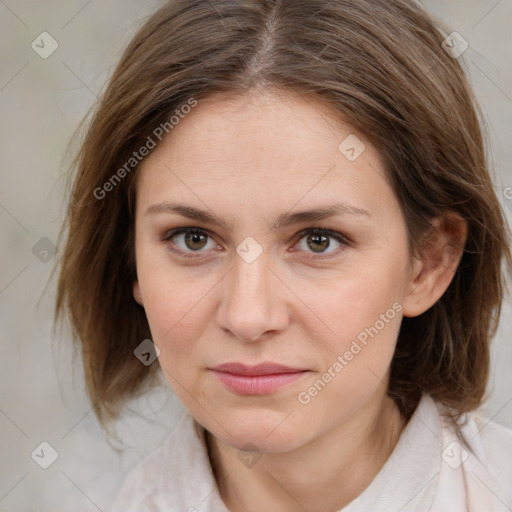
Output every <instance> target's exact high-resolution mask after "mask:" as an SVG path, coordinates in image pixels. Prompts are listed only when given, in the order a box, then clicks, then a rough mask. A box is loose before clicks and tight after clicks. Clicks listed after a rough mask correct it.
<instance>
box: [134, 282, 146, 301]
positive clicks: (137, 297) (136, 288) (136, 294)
mask: <svg viewBox="0 0 512 512" xmlns="http://www.w3.org/2000/svg"><path fill="white" fill-rule="evenodd" d="M133 298H134V299H135V301H136V302H138V303H139V304H140V305H141V306H142V307H144V302H143V300H142V294H141V293H140V285H139V281H134V282H133Z"/></svg>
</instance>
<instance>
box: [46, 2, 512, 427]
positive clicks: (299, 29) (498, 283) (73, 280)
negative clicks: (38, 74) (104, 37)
mask: <svg viewBox="0 0 512 512" xmlns="http://www.w3.org/2000/svg"><path fill="white" fill-rule="evenodd" d="M443 32H445V34H444V35H443ZM447 32H448V31H447V30H446V28H445V27H443V25H442V23H441V22H440V21H439V20H436V19H435V18H433V17H432V16H431V15H429V14H427V13H426V12H425V11H424V10H423V8H422V7H421V5H419V4H417V3H414V2H412V1H409V0H336V1H327V0H274V1H272V0H172V1H169V2H167V3H165V5H163V6H162V7H161V8H160V9H159V10H158V11H157V12H156V13H155V14H154V15H152V16H151V17H150V18H149V19H148V20H147V21H146V22H145V23H144V24H143V26H142V27H141V28H140V30H139V31H138V32H137V34H136V35H135V36H134V37H133V39H132V40H131V42H130V43H129V45H128V47H127V48H126V50H125V52H124V54H123V56H122V58H121V59H120V62H119V64H118V66H117V68H116V69H115V71H114V73H113V75H112V77H111V79H110V81H109V83H108V85H107V87H106V90H105V92H104V94H103V95H102V97H101V99H100V100H99V104H98V105H97V108H96V109H95V112H94V115H93V117H92V119H91V121H90V124H89V125H88V129H87V132H86V134H85V138H84V141H83V143H82V145H81V148H80V150H79V152H78V154H77V155H76V158H75V160H74V162H73V167H74V168H75V169H76V176H75V177H74V182H73V187H72V190H71V196H70V198H69V205H68V211H67V216H66V222H65V224H64V225H63V228H62V231H61V235H60V236H62V235H63V233H64V231H66V230H67V241H66V245H65V248H64V251H63V254H62V257H61V260H60V265H61V267H60V275H59V281H58V292H57V301H56V312H55V321H56V322H57V320H58V319H59V318H63V317H64V316H65V313H67V314H69V319H70V321H71V327H72V333H73V336H74V339H75V341H76V342H77V346H78V347H80V348H81V353H82V357H83V364H84V368H85V376H86V381H87V388H88V394H89V397H90V399H91V401H92V403H93V407H94V410H95V413H96V415H97V417H98V418H99V420H100V422H101V423H102V424H103V425H104V426H105V425H106V424H108V423H109V422H110V421H111V420H113V419H115V418H117V417H118V416H119V413H120V410H121V406H122V405H123V404H124V403H126V401H127V400H128V399H130V398H133V397H135V396H137V395H139V394H141V393H143V392H144V391H145V390H147V389H149V388H150V387H151V386H153V385H155V383H157V382H160V381H159V380H158V379H157V375H158V370H159V365H157V364H151V365H149V366H145V365H143V364H141V362H140V361H139V360H138V359H137V358H136V357H135V356H134V349H135V348H136V347H137V346H138V345H139V344H140V343H141V342H142V340H144V339H146V338H151V334H150V330H149V326H148V323H147V320H146V316H145V312H144V309H143V308H142V307H141V306H139V305H138V304H137V303H136V302H135V300H134V298H133V295H132V285H133V281H134V279H135V278H136V268H135V258H134V237H133V234H134V233H133V232H134V219H133V208H132V204H133V202H134V196H133V194H134V190H133V189H134V187H133V181H134V177H135V169H136V165H135V164H134V163H133V162H132V164H130V165H131V166H132V167H133V169H131V168H130V167H128V168H127V167H126V162H128V161H130V158H132V157H133V155H134V151H137V150H138V149H139V148H141V147H142V146H144V145H146V144H147V141H148V137H151V136H152V135H151V134H154V133H155V128H156V127H158V126H162V125H164V124H165V123H167V126H168V125H169V117H170V115H172V114H173V113H174V112H177V111H179V109H180V108H181V107H182V106H183V105H186V104H187V103H190V100H191V98H193V99H194V100H195V101H201V99H204V98H206V97H207V96H210V95H213V94H218V93H229V94H234V95H235V94H246V93H248V92H249V91H252V90H255V89H256V90H257V89H258V88H265V87H273V88H276V90H277V89H283V90H288V91H292V92H293V91H294V92H296V93H300V94H304V95H306V94H307V95H312V97H315V98H317V99H320V100H322V101H323V102H324V104H326V105H327V106H329V107H330V111H332V113H333V115H335V116H337V117H338V118H339V119H341V120H342V121H343V122H346V123H347V124H348V125H350V126H352V127H353V128H355V129H357V130H359V131H360V132H361V133H363V134H365V135H366V137H368V140H370V142H371V143H372V144H373V145H374V146H375V147H376V148H377V150H378V151H379V153H380V155H381V156H382V158H383V162H384V163H385V169H386V172H387V176H388V179H389V182H390V184H391V185H392V187H393V189H394V191H395V194H396V196H397V198H398V200H399V202H400V204H401V207H402V211H403V214H404V217H405V220H406V224H407V230H408V236H409V242H410V248H411V254H412V253H413V251H416V250H417V249H418V248H419V247H420V244H421V235H422V234H423V233H425V232H426V230H427V229H428V228H429V227H430V221H431V220H432V219H433V218H434V217H435V216H442V215H443V213H444V212H446V210H447V209H450V210H452V211H455V212H457V213H458V214H459V215H461V216H462V217H463V218H464V219H466V220H467V222H468V225H469V235H468V239H467V243H466V246H465V250H464V254H463V257H462V260H461V263H460V265H459V268H458V270H457V272H456V273H455V276H454V278H453V281H452V282H451V284H450V286H449V288H448V290H447V291H446V292H445V294H444V295H443V297H442V298H441V299H440V300H439V301H438V302H437V303H436V304H435V305H434V306H433V307H431V308H430V309H429V310H428V311H426V312H425V313H424V314H422V315H420V316H418V317H416V318H404V319H403V322H402V325H401V330H400V333H399V337H398V343H397V347H396V353H395V357H394V359H393V362H392V369H391V379H390V385H389V394H390V396H392V397H393V398H394V399H395V401H396V402H397V404H398V405H399V407H400V409H401V411H402V412H403V414H404V415H405V416H406V417H410V415H411V414H412V411H413V410H414V408H415V406H416V404H417V402H418V399H419V397H420V395H421V393H422V392H425V393H428V394H430V395H431V396H432V397H433V398H434V399H436V400H439V401H441V402H442V403H444V404H446V405H447V406H449V407H452V408H454V410H455V413H456V415H457V416H458V415H460V414H462V413H464V412H468V411H471V410H473V409H474V408H475V407H477V406H478V405H479V404H480V403H481V401H482V400H483V397H484V395H485V390H486V384H487V380H488V372H489V343H490V340H491V339H492V337H493V336H494V334H495V332H496V328H497V325H498V321H499V317H500V311H501V304H502V299H503V295H504V292H505V290H506V279H505V275H504V269H503V268H502V267H501V264H502V262H503V260H505V262H506V264H507V267H506V268H507V270H510V267H511V265H512V260H511V254H510V248H509V240H510V238H509V235H510V231H509V229H508V226H507V225H506V222H505V220H504V215H503V212H502V209H501V207H500V204H499V201H498V199H497V197H496V194H495V192H494V190H493V185H492V181H491V179H490V175H489V171H488V168H487V162H486V156H485V150H484V144H483V139H482V133H481V126H480V123H479V117H478V116H480V117H481V112H480V110H479V107H478V105H477V102H476V100H475V98H474V95H473V93H472V91H471V88H470V86H469V85H468V82H467V79H466V76H465V72H464V71H463V68H462V66H461V63H460V62H459V60H458V59H455V58H453V57H452V56H451V55H449V54H448V53H447V51H445V49H444V48H443V47H442V44H441V43H442V41H443V40H444V39H445V37H446V34H447ZM477 114H478V115H477ZM153 138H154V137H153ZM123 165H124V167H123ZM121 168H124V169H125V171H126V172H120V171H119V172H118V170H120V169H121ZM132 171H133V172H132ZM116 172H117V178H119V179H117V178H115V179H114V175H115V174H116ZM121 178H122V179H121ZM107 182H108V183H110V185H106V184H107ZM107 189H108V195H107V194H106V191H107ZM99 190H101V191H102V192H98V191H99ZM100 196H101V197H100ZM59 239H60V238H59Z"/></svg>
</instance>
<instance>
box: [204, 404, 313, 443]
mask: <svg viewBox="0 0 512 512" xmlns="http://www.w3.org/2000/svg"><path fill="white" fill-rule="evenodd" d="M288 414H289V411H288V412H286V413H283V412H281V411H268V410H261V409H255V410H253V411H247V410H239V411H238V412H237V413H235V414H225V415H224V414H223V415H222V417H223V425H225V426H226V430H227V431H228V432H229V433H230V434H231V436H229V435H228V434H227V432H226V431H225V430H224V429H222V428H219V426H218V425H216V424H215V425H213V427H214V429H213V430H210V432H212V433H213V434H214V435H215V437H217V438H218V439H220V440H221V441H222V442H224V443H225V444H227V445H229V446H231V447H232V448H235V449H237V450H247V445H248V444H252V445H254V446H256V447H257V449H258V450H259V451H260V452H262V453H280V452H287V451H290V450H293V449H294V448H297V447H298V446H300V445H301V444H303V443H302V442H301V440H300V438H301V437H302V436H301V430H303V429H304V428H305V426H304V423H303V422H300V421H299V425H296V424H295V421H293V420H292V419H291V417H292V416H293V413H292V414H291V415H290V416H288V417H287V415H288ZM284 418H286V419H284ZM283 419H284V421H283ZM301 425H302V426H301ZM248 451H251V450H248Z"/></svg>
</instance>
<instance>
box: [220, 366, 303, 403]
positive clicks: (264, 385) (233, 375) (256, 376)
mask: <svg viewBox="0 0 512 512" xmlns="http://www.w3.org/2000/svg"><path fill="white" fill-rule="evenodd" d="M210 369H211V370H212V371H213V372H215V374H216V375H217V377H218V378H219V380H220V381H221V382H222V383H223V384H225V385H226V386H227V387H228V388H229V389H230V390H231V391H233V392H235V393H240V394H242V395H265V394H268V393H272V392H273V391H276V390H277V389H279V388H281V387H283V386H285V385H287V384H291V383H292V382H294V381H296V380H297V379H300V377H302V376H303V375H304V374H305V373H307V372H308V370H304V369H301V368H291V367H289V366H283V365H280V364H275V363H262V364H258V365H256V366H246V365H244V364H241V363H225V364H221V365H219V366H215V367H214V368H210Z"/></svg>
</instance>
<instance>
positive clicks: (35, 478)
mask: <svg viewBox="0 0 512 512" xmlns="http://www.w3.org/2000/svg"><path fill="white" fill-rule="evenodd" d="M162 3H163V2H162V1H156V0H145V1H142V0H123V1H121V0H108V1H103V2H99V1H98V0H88V1H87V0H67V1H64V0H52V1H45V2H41V1H35V0H33V1H29V0H5V1H4V0H0V40H1V44H2V46H1V47H2V49H3V50H2V55H1V64H0V109H1V112H2V116H1V117H0V141H1V148H2V151H1V153H0V161H1V170H0V179H1V181H0V183H1V186H0V236H1V240H2V243H1V245H0V254H1V260H0V261H1V265H0V348H1V353H2V357H1V358H0V376H1V377H0V378H1V388H0V433H1V435H0V460H1V464H0V511H3V512H7V511H8V512H21V511H23V512H29V511H30V512H33V511H37V512H47V511H48V512H49V511H52V512H57V511H70V510H73V511H74V512H82V511H83V512H89V511H98V510H100V511H105V512H106V511H108V510H109V508H110V506H111V504H112V502H113V499H114V497H115V496H116V493H117V492H118V490H119V486H120V485H121V483H122V481H123V479H124V476H125V475H126V473H127V472H128V471H129V469H131V468H132V467H134V466H135V465H136V464H137V462H139V461H140V460H141V459H142V458H143V457H144V456H146V455H147V454H148V453H149V452H150V451H152V450H153V449H154V448H156V447H158V446H159V445H160V444H161V443H162V442H163V440H164V439H165V438H166V437H167V436H168V435H169V433H170V432H171V431H172V430H173V428H174V427H175V425H176V423H177V421H178V419H179V417H180V415H181V413H182V411H183V407H182V406H181V404H180V403H179V402H178V400H177V399H176V398H175V396H174V394H173V393H172V391H170V389H169V387H168V385H167V384H166V383H165V384H164V385H163V386H162V388H161V389H159V390H157V391H155V392H154V393H151V394H149V395H147V396H145V397H143V398H142V399H140V400H138V401H135V402H134V403H133V404H131V406H130V408H129V409H128V410H127V413H126V416H125V417H124V419H123V420H122V421H121V422H120V423H119V424H118V433H119V435H120V437H121V438H122V444H120V445H117V444H115V445H111V444H109V443H108V442H107V440H106V438H105V435H104V434H103V431H102V430H101V429H100V427H99V425H98V423H97V421H96V419H95V417H94V415H93V413H92V411H91V406H90V404H89V402H88V400H87V398H86V395H85V391H84V384H83V373H82V369H81V364H80V360H79V359H78V358H77V357H76V356H75V355H74V354H73V350H72V348H71V346H70V343H69V337H68V334H67V333H66V332H65V331H63V332H62V334H61V335H60V336H57V334H56V333H53V332H52V318H53V304H54V296H55V282H54V281H53V282H50V284H49V285H48V287H47V288H46V290H45V285H46V283H47V280H48V278H49V275H50V272H51V270H52V267H53V265H54V263H55V251H56V247H55V243H56V241H57V234H58V231H59V227H60V225H61V222H62V219H63V213H64V203H63V200H64V185H65V173H66V169H67V166H68V165H69V162H70V158H71V156H72V155H73V151H74V150H76V142H75V143H74V144H72V145H71V146H68V143H69V141H70V138H71V135H72V133H73V132H74V130H75V128H76V127H77V125H78V123H79V121H80V120H81V118H82V117H83V116H84V115H85V114H86V113H87V111H88V109H89V108H90V107H91V106H92V105H93V104H94V102H95V101H96V99H97V97H98V96H99V94H100V93H101V91H102V90H103V87H104V85H105V81H106V80H107V78H108V77H109V75H110V73H111V72H112V71H113V69H114V66H115V64H116V62H117V60H118V58H119V56H120V54H121V52H122V50H123V48H124V47H125V45H126V43H127V42H128V40H129V39H130V37H131V36H132V35H133V34H134V33H135V31H136V30H137V28H138V27H139V26H140V24H141V23H142V22H143V20H144V18H145V17H146V16H148V15H149V14H150V13H152V12H153V11H154V10H155V9H156V8H157V7H158V6H159V5H161V4H162ZM422 3H423V5H424V6H425V7H426V8H427V9H428V10H430V11H431V12H433V13H434V14H435V15H436V16H438V17H439V18H440V19H441V20H443V21H444V22H445V23H446V24H448V26H449V27H450V28H451V30H452V31H456V32H458V33H459V34H460V35H461V36H462V37H463V38H464V40H465V41H467V43H468V44H469V47H468V48H467V49H466V51H464V53H463V54H462V55H461V56H460V57H459V59H461V60H463V62H464V66H465V68H466V69H467V72H468V74H469V77H470V79H471V82H472V84H473V86H474V88H475V90H476V93H477V97H478V100H479V102H480V105H481V106H482V109H483V112H484V115H485V121H486V123H487V125H488V130H489V139H490V140H489V152H490V155H491V164H492V167H493V172H494V179H495V183H496V189H497V192H498V196H499V197H500V198H501V200H502V202H503V204H504V206H505V211H506V213H507V215H508V218H509V221H511V222H512V219H511V217H512V144H511V142H512V141H511V128H512V66H511V64H510V55H511V54H512V38H511V36H510V26H511V22H512V0H500V1H495V0H489V1H487V0H486V1H482V0H480V1H476V0H464V1H461V0H443V1H441V0H432V1H426V0H425V1H424V2H422ZM508 187H510V188H508ZM43 292H44V293H43ZM510 303H511V301H510V299H507V303H506V304H505V306H504V310H503V313H502V318H501V323H500V328H499V332H498V334H497V336H496V339H495V341H494V345H493V348H492V376H491V382H490V387H489V392H490V398H489V400H488V401H487V402H486V404H485V405H484V407H483V408H482V412H483V413H484V414H485V415H486V416H487V417H488V418H490V419H491V418H492V419H493V420H494V421H496V422H498V423H501V424H503V425H508V426H512V374H511V372H510V367H511V363H512V344H511V343H510V340H511V338H512V314H511V305H510ZM41 443H43V444H41ZM45 443H48V444H45ZM44 466H48V467H47V469H45V468H44Z"/></svg>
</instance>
